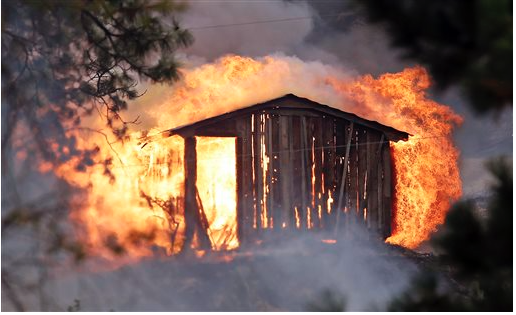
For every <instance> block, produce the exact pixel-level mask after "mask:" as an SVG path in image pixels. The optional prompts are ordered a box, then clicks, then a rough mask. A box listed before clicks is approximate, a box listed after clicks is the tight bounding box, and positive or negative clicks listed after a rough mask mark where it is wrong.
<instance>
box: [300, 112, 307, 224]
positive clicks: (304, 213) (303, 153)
mask: <svg viewBox="0 0 516 315" xmlns="http://www.w3.org/2000/svg"><path fill="white" fill-rule="evenodd" d="M306 120H307V118H306V117H301V126H300V130H299V131H300V134H301V135H300V138H301V146H300V148H299V151H300V153H301V209H299V217H300V219H301V222H302V224H301V228H302V229H307V228H308V227H307V226H308V224H309V222H308V214H309V211H308V210H307V209H308V205H309V196H310V193H309V192H310V186H309V183H310V181H309V180H307V178H308V177H309V174H310V169H309V167H308V165H309V162H308V161H309V159H308V152H309V150H310V149H309V147H308V142H307V128H308V124H307V121H306Z"/></svg>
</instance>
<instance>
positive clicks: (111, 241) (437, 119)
mask: <svg viewBox="0 0 516 315" xmlns="http://www.w3.org/2000/svg"><path fill="white" fill-rule="evenodd" d="M429 86H430V83H429V77H428V74H427V73H426V71H425V70H424V69H423V68H421V67H415V68H411V69H406V70H404V71H402V72H400V73H396V74H385V75H383V76H380V77H379V78H378V79H375V78H373V77H372V76H369V75H366V76H363V77H361V78H358V79H350V78H349V77H347V76H346V75H345V73H344V72H343V71H340V70H338V69H335V68H334V67H330V66H326V65H323V64H321V63H318V62H303V61H301V60H299V59H297V58H294V57H285V56H267V57H264V58H262V59H252V58H246V57H240V56H226V57H223V58H221V59H219V60H218V61H216V62H214V63H211V64H206V65H202V66H200V67H197V68H195V69H191V70H187V71H185V73H184V79H183V81H182V82H180V83H178V84H177V85H176V86H175V87H174V89H171V90H170V91H165V92H163V93H162V94H160V100H159V101H158V103H156V101H155V100H156V97H155V96H152V90H151V92H150V93H147V94H148V95H146V96H144V97H142V99H141V100H139V102H140V103H142V102H145V100H146V97H147V99H152V98H151V97H154V98H153V99H152V104H151V103H149V104H147V106H146V107H145V108H144V111H145V112H146V113H147V115H149V116H150V117H153V118H155V120H156V127H155V128H154V129H153V130H151V131H150V132H149V134H156V133H158V131H161V130H165V129H170V128H174V127H177V126H180V125H184V124H188V123H192V122H195V121H198V120H201V119H204V118H207V117H212V116H215V115H219V114H222V113H225V112H229V111H232V110H235V109H238V108H241V107H245V106H249V105H252V104H256V103H259V102H262V101H265V100H269V99H273V98H276V97H279V96H281V95H284V94H287V93H294V94H296V95H299V96H302V97H306V98H309V99H312V100H314V101H317V102H320V103H323V104H328V105H330V106H333V107H336V108H339V109H341V110H344V111H347V112H353V113H355V114H357V115H359V116H362V117H364V118H366V119H370V120H376V121H379V122H380V123H383V124H385V125H389V126H392V127H394V128H397V129H400V130H403V131H407V132H409V133H411V134H412V135H413V136H411V137H410V138H409V140H408V141H407V142H398V143H391V150H392V153H393V159H394V166H395V171H396V172H395V173H396V185H395V193H396V199H395V203H396V204H395V209H396V210H395V216H394V221H393V233H392V236H391V237H390V238H389V239H388V240H387V241H388V242H390V243H394V244H400V245H402V246H406V247H410V248H414V247H416V246H418V245H419V244H420V243H421V242H422V241H424V240H425V239H427V238H428V237H429V235H430V234H431V233H432V232H433V231H434V230H435V229H436V227H437V226H438V225H439V224H441V223H442V222H443V220H444V217H445V215H446V212H447V210H448V207H449V204H450V202H451V201H453V200H455V199H457V198H458V197H459V196H460V195H461V183H460V179H459V173H458V167H457V159H458V156H459V153H458V150H457V149H456V148H455V146H454V145H453V142H452V138H451V133H452V129H453V126H454V125H455V124H458V123H460V121H461V118H460V117H459V116H458V115H456V114H454V113H453V111H452V110H451V109H450V108H448V107H446V106H444V105H441V104H438V103H436V102H434V101H432V100H430V99H428V98H427V96H426V92H425V91H426V90H427V89H428V87H429ZM256 119H257V118H256ZM97 124H100V120H99V122H97ZM141 135H142V134H141V133H140V132H135V133H134V134H133V135H131V137H130V139H129V140H128V141H125V142H124V143H122V142H115V143H107V142H106V141H105V139H104V138H103V136H102V135H99V134H97V133H94V132H87V133H85V132H80V131H77V136H78V137H80V142H79V146H82V147H91V145H92V144H93V143H95V144H97V145H99V146H100V149H99V150H100V151H99V156H100V157H102V158H106V157H107V158H110V159H111V161H112V164H111V165H110V171H111V172H112V173H113V175H115V178H116V180H115V181H110V179H109V178H108V177H106V176H105V174H104V173H105V167H104V165H103V164H101V161H100V160H99V161H98V164H95V165H93V166H91V167H89V169H88V172H86V173H84V172H82V173H81V172H78V171H76V170H75V169H74V168H73V163H72V162H70V163H67V164H64V165H62V166H61V167H60V168H59V169H57V170H56V173H57V174H58V175H59V176H61V177H63V178H66V179H67V180H69V181H71V182H73V183H75V184H76V185H78V186H80V187H83V188H84V189H85V190H86V191H87V197H86V198H85V200H83V203H82V206H80V207H78V208H77V209H74V211H73V213H72V215H71V218H72V220H73V221H74V222H76V223H78V224H80V225H81V226H83V227H84V232H85V233H84V235H82V237H83V238H84V240H85V242H86V243H87V244H89V245H90V248H91V250H92V252H93V253H95V254H97V255H99V256H102V257H105V258H108V259H115V258H116V259H117V260H119V258H118V257H115V256H114V255H113V254H112V251H110V250H106V246H107V247H108V248H110V249H111V250H112V249H113V247H115V248H116V246H117V245H121V246H123V247H124V248H125V251H126V252H127V253H128V254H129V255H128V256H129V257H131V258H130V259H137V258H138V257H143V256H150V255H155V254H156V251H152V250H151V249H150V246H149V245H153V246H154V248H155V249H160V250H162V251H164V252H165V253H166V254H168V255H170V254H173V253H177V252H178V251H179V250H180V249H181V248H182V246H183V243H184V230H185V223H184V217H183V211H184V205H183V203H182V201H181V200H182V199H181V197H182V194H183V183H184V169H183V163H184V161H183V157H184V141H183V139H182V138H180V137H177V136H174V137H171V138H164V139H160V140H157V141H153V142H150V143H148V144H147V145H146V146H144V147H142V145H141V144H140V143H139V141H140V140H139V139H140V137H141ZM260 145H262V146H264V145H265V143H260ZM234 147H235V139H234V138H227V139H221V138H217V139H215V140H214V139H209V138H202V137H200V138H198V143H197V150H198V155H197V156H198V172H197V173H198V179H197V180H198V189H199V197H200V199H201V203H202V204H203V209H204V211H205V213H206V218H207V219H208V223H209V229H210V232H209V234H210V235H209V237H210V239H211V242H212V248H213V249H232V248H236V247H238V246H239V240H238V239H237V237H236V195H235V186H234V185H235V183H234V181H233V182H231V181H228V182H224V183H223V185H224V187H225V188H222V184H221V182H219V181H218V180H219V179H220V178H226V177H231V178H233V179H234V178H235V175H234V172H235V167H234V166H235V160H234V159H235V153H234V152H235V151H234ZM207 152H211V153H209V154H208V153H207ZM227 152H230V153H229V154H227ZM262 152H263V151H262ZM213 157H218V158H224V159H230V160H229V161H228V162H227V163H218V164H217V166H216V167H213V165H212V162H210V160H209V159H210V158H213ZM269 158H270V157H268V156H266V155H265V156H261V157H260V160H261V163H262V165H263V168H264V169H265V168H267V167H268V162H269V161H268V160H269ZM221 164H223V165H224V166H223V168H221V169H220V170H218V169H217V168H218V167H220V165H221ZM42 167H44V166H43V165H42ZM217 172H222V173H217ZM223 173H224V174H227V175H224V176H222V175H221V174H223ZM256 175H257V174H254V173H253V176H256ZM264 177H265V176H264ZM215 178H216V180H215V181H214V179H215ZM201 183H203V184H201ZM219 185H220V187H219ZM263 185H264V187H263V188H264V189H267V187H266V182H264V183H263ZM221 199H225V200H224V201H222V200H221ZM262 202H263V205H264V206H265V205H266V204H267V203H266V202H264V201H262ZM332 202H333V199H331V201H330V199H329V200H328V204H327V208H328V209H327V211H329V208H330V207H331V203H332ZM295 210H296V211H295V215H296V226H297V227H299V215H300V213H299V209H297V208H296V209H295ZM255 211H256V209H255ZM308 211H310V209H308ZM321 211H322V209H320V208H319V209H318V212H319V213H320V212H321ZM308 213H309V212H308ZM310 219H311V218H310V216H309V217H308V218H307V220H310ZM263 222H264V224H265V225H266V226H267V225H271V226H272V225H273V224H274V222H267V221H266V220H264V221H263ZM278 224H279V223H278ZM309 224H313V223H312V222H310V223H309ZM255 225H256V222H255ZM141 235H144V236H146V237H144V238H143V241H141V238H138V237H136V236H141ZM171 235H173V237H171Z"/></svg>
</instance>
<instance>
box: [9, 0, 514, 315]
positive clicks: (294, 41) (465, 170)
mask: <svg viewBox="0 0 516 315" xmlns="http://www.w3.org/2000/svg"><path fill="white" fill-rule="evenodd" d="M345 4H346V3H345ZM334 14H341V16H340V17H338V18H335V17H333V16H332V17H328V16H329V15H334ZM304 17H311V18H304ZM298 18H299V19H298ZM279 20H284V21H279ZM251 21H258V22H259V21H277V22H267V23H256V24H246V25H232V26H221V25H227V24H245V23H248V22H251ZM181 23H182V25H184V26H185V27H187V28H188V27H190V28H192V33H193V35H194V37H195V43H194V45H193V46H191V47H190V48H189V49H187V50H186V51H184V53H185V56H184V58H185V59H184V63H185V65H186V66H187V67H194V66H198V65H200V64H203V63H206V62H212V61H214V60H216V59H217V58H219V57H221V56H223V55H225V54H240V55H244V56H251V57H260V56H264V55H269V54H275V53H280V54H282V55H285V56H295V57H297V58H299V59H300V60H303V61H318V62H321V63H322V64H325V66H326V67H338V68H344V69H348V70H347V73H348V74H349V75H359V74H365V73H369V74H373V75H378V74H381V73H384V72H397V71H401V70H403V69H404V68H405V67H407V66H411V65H413V63H411V62H405V61H400V59H399V57H400V55H401V52H399V51H397V50H394V49H392V48H391V47H390V46H389V41H388V37H387V35H386V33H385V32H384V30H383V29H382V28H381V26H371V25H369V24H367V23H366V22H365V21H363V20H362V19H361V18H359V17H358V15H357V12H355V11H353V10H351V9H349V8H348V7H347V6H346V5H340V4H336V2H335V1H275V2H273V1H256V2H243V1H235V2H232V1H222V2H215V1H210V2H208V1H192V2H190V6H189V10H188V11H186V12H185V14H184V15H183V16H182V17H181ZM147 89H148V92H147V94H146V95H145V97H144V98H143V99H141V100H137V101H136V102H135V103H134V104H133V105H134V106H130V109H129V111H128V113H127V116H128V117H132V116H137V115H140V114H141V117H142V119H141V120H142V124H141V125H139V126H137V127H136V128H140V129H150V128H151V127H153V126H155V125H156V124H157V121H158V120H159V117H157V115H154V114H152V113H150V112H152V109H153V108H158V106H159V105H162V100H163V98H164V96H166V95H167V94H168V93H170V92H169V89H174V88H173V87H172V88H170V87H164V86H147ZM436 95H437V96H436V98H438V101H439V102H441V103H443V104H447V105H449V106H451V107H452V108H454V109H455V110H457V111H458V112H459V113H460V114H461V115H464V116H465V117H466V119H465V122H464V124H463V126H462V128H461V129H460V130H459V131H458V132H457V134H456V140H457V143H458V146H459V148H460V149H461V150H462V152H463V154H462V156H461V158H462V162H461V175H462V178H463V183H464V184H463V185H464V186H463V190H464V194H465V195H467V196H477V195H479V194H483V193H484V191H485V187H486V183H487V182H488V180H489V179H488V176H487V174H486V172H485V171H484V170H483V168H482V163H483V161H484V160H485V159H486V158H488V157H490V156H493V155H496V154H499V153H504V154H509V155H512V110H510V111H508V112H507V113H504V114H503V115H501V117H500V118H499V120H498V121H497V122H496V121H493V120H491V119H479V118H476V117H475V116H474V115H473V114H472V113H471V112H470V111H469V109H468V107H467V106H465V105H464V100H463V99H462V98H461V96H460V93H459V92H457V91H449V92H447V93H445V94H436ZM228 97H230V96H228ZM137 105H142V106H146V107H147V108H150V109H151V110H150V112H149V111H147V112H143V113H142V107H140V106H137ZM177 110H179V109H177ZM170 114H171V115H174V114H175V113H174V112H171V113H170ZM45 181H46V179H45V180H43V181H30V182H31V183H41V182H45ZM29 185H30V186H28V187H30V189H29V191H30V192H31V194H34V195H35V196H38V195H41V193H39V192H38V191H39V189H40V188H41V187H43V186H45V185H42V184H40V187H33V186H34V184H29ZM6 191H8V190H7V188H6V187H5V185H4V186H3V187H2V195H3V196H5V194H6ZM2 200H4V197H3V198H2ZM2 205H3V206H4V204H2ZM352 233H356V234H357V237H356V238H349V239H346V240H344V241H341V242H339V243H338V245H333V246H330V245H322V244H321V243H320V242H315V241H314V239H313V238H312V237H308V236H300V235H296V236H295V237H292V238H289V239H286V240H284V241H283V242H282V243H280V244H276V245H275V246H272V247H268V248H265V249H263V250H262V251H261V252H260V251H257V252H255V253H253V254H254V256H253V257H252V258H248V257H239V256H237V257H235V258H234V260H233V262H232V263H231V264H223V263H215V262H213V261H211V260H210V257H208V258H207V259H206V261H204V262H195V263H194V262H187V261H182V260H175V259H174V258H166V259H163V258H156V259H145V260H142V261H141V262H139V263H136V264H134V265H128V266H125V267H122V268H120V269H117V270H113V271H102V272H92V271H91V269H89V270H88V268H90V267H91V266H86V269H87V270H76V269H73V270H67V271H66V272H59V275H57V274H55V273H54V274H53V275H52V280H51V281H50V282H49V283H48V284H47V285H46V286H45V287H44V290H46V291H47V292H49V294H48V295H51V296H53V298H52V300H54V303H53V304H54V305H55V307H56V308H59V309H61V310H64V309H66V307H67V306H69V305H73V303H74V300H75V299H78V300H80V305H81V310H91V311H101V310H102V311H109V310H111V309H113V310H116V311H123V310H126V311H137V310H142V311H149V310H152V311H170V310H174V311H195V310H219V311H223V310H235V311H236V310H293V311H299V310H304V309H305V307H306V306H307V303H309V302H311V301H313V300H315V299H317V297H318V294H319V293H320V292H322V291H323V290H324V289H326V288H328V289H332V290H335V291H336V292H338V293H339V294H341V295H342V296H344V297H345V298H346V300H347V310H353V311H367V310H384V309H385V306H386V303H387V302H388V301H389V300H390V299H391V298H392V297H393V296H395V295H396V294H398V293H399V292H401V291H402V289H403V288H404V287H405V285H406V284H407V283H408V280H409V279H410V277H411V275H412V274H413V273H414V272H415V271H416V270H417V266H416V264H415V263H413V262H412V261H410V260H408V259H405V258H401V257H400V256H399V255H398V254H397V253H398V252H396V251H392V250H391V249H388V248H386V247H385V246H383V245H382V244H381V243H378V242H375V241H371V240H370V241H365V240H364V238H365V237H364V236H362V234H363V232H362V231H360V229H359V228H357V229H355V230H353V231H352ZM360 239H361V240H360ZM3 253H4V250H2V254H3ZM229 268H234V269H233V270H228V269H229ZM49 299H50V297H49ZM2 300H3V301H4V298H3V297H2ZM27 303H28V304H29V305H30V306H31V307H29V308H30V309H37V308H38V303H39V302H38V301H37V299H36V297H31V296H27ZM6 309H9V305H4V306H3V307H2V310H6Z"/></svg>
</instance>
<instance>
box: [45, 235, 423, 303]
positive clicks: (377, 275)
mask: <svg viewBox="0 0 516 315" xmlns="http://www.w3.org/2000/svg"><path fill="white" fill-rule="evenodd" d="M348 232H349V235H348V236H347V238H346V239H342V240H341V241H339V243H338V244H333V245H328V244H326V245H325V244H323V243H321V242H320V238H317V237H316V236H317V235H311V236H309V235H304V236H302V235H292V236H291V237H290V238H283V239H282V240H277V241H276V242H275V245H273V246H267V247H263V248H261V249H259V250H253V251H252V252H251V254H252V256H249V255H247V254H248V253H246V252H245V251H244V252H240V253H239V252H237V253H233V254H229V255H228V257H229V256H233V255H234V256H233V260H232V262H231V263H222V262H220V258H219V259H218V261H217V257H219V256H217V255H212V256H206V257H204V259H203V260H193V261H188V260H181V259H178V258H167V259H147V260H144V261H141V262H139V263H138V264H136V265H132V266H125V267H122V268H120V269H118V270H115V271H111V272H99V273H71V274H68V275H64V276H62V277H61V278H59V279H57V281H55V282H53V283H52V284H51V286H52V287H53V289H54V290H55V292H59V294H58V295H57V296H58V297H59V299H58V300H56V301H55V303H56V304H57V305H61V307H66V305H71V304H73V301H74V300H75V299H79V300H80V303H81V310H84V311H108V310H111V309H112V310H115V311H170V310H174V311H256V310H261V311H272V310H274V311H303V310H307V307H308V306H309V305H310V304H312V303H317V302H320V298H321V293H322V292H324V291H325V290H331V291H332V292H334V293H335V294H336V295H337V296H338V297H340V298H343V299H345V301H346V310H348V311H374V310H384V309H385V308H386V306H387V304H388V303H389V301H390V300H391V299H392V298H393V297H394V296H396V295H397V294H398V293H399V292H400V291H401V290H403V289H405V288H406V286H407V284H408V282H409V280H410V277H411V276H412V275H413V274H415V273H416V271H418V267H417V266H416V264H414V263H413V262H412V261H410V260H409V259H407V258H405V257H402V256H401V255H400V254H399V252H396V251H393V250H391V249H388V248H386V247H385V245H384V244H382V243H380V242H378V241H373V240H367V237H366V234H365V233H364V231H362V230H360V229H359V228H353V227H352V226H351V227H350V228H349V230H348Z"/></svg>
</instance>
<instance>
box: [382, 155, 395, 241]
mask: <svg viewBox="0 0 516 315" xmlns="http://www.w3.org/2000/svg"><path fill="white" fill-rule="evenodd" d="M382 153H383V216H384V225H383V237H384V238H387V237H389V236H390V235H391V225H392V195H393V189H394V185H393V178H394V176H393V174H392V170H393V168H392V159H391V150H390V146H389V145H386V146H384V149H383V151H382Z"/></svg>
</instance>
